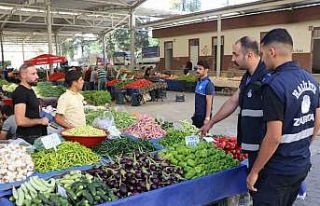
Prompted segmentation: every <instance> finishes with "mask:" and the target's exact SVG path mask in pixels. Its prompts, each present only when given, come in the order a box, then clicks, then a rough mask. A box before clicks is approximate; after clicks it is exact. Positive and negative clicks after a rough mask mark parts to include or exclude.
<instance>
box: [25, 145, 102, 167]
mask: <svg viewBox="0 0 320 206" xmlns="http://www.w3.org/2000/svg"><path fill="white" fill-rule="evenodd" d="M31 156H32V160H33V162H34V165H35V168H36V169H37V170H38V171H39V172H41V173H43V172H48V171H52V170H62V169H66V168H68V167H74V166H83V165H91V164H95V163H97V162H98V161H99V160H100V157H99V156H98V155H97V154H95V153H94V152H92V150H91V149H89V148H86V147H84V146H82V145H80V144H79V143H78V142H68V141H65V142H63V143H61V144H60V145H59V146H58V147H57V151H54V150H53V149H49V150H42V151H40V152H36V153H33V154H32V155H31Z"/></svg>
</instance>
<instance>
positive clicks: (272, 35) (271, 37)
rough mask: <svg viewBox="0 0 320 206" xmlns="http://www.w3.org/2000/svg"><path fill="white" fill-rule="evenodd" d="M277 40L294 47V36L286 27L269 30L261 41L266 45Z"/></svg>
mask: <svg viewBox="0 0 320 206" xmlns="http://www.w3.org/2000/svg"><path fill="white" fill-rule="evenodd" d="M275 42H276V43H283V44H287V45H290V46H292V47H293V40H292V37H291V35H290V34H289V32H288V31H287V30H286V29H282V28H278V29H273V30H271V31H269V32H268V33H267V34H266V35H265V36H264V37H263V39H262V40H261V42H260V43H261V44H263V45H264V46H266V45H270V44H272V43H275Z"/></svg>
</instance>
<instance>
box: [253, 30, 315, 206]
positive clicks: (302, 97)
mask: <svg viewBox="0 0 320 206" xmlns="http://www.w3.org/2000/svg"><path fill="white" fill-rule="evenodd" d="M292 50H293V40H292V38H291V36H290V34H289V33H288V32H287V30H285V29H274V30H272V31H270V32H268V33H267V34H266V35H265V37H264V38H263V39H262V41H261V54H262V60H263V62H264V63H265V64H266V67H267V69H269V70H271V71H273V72H272V75H271V77H270V78H268V79H266V81H264V82H263V83H264V88H263V93H262V99H263V102H262V108H263V114H264V116H263V118H264V120H265V121H266V122H267V131H266V135H265V137H264V138H263V141H262V144H261V145H260V150H259V153H258V157H257V159H256V161H255V162H254V164H253V167H252V169H251V171H250V174H249V175H248V177H247V186H248V189H249V190H251V191H252V198H253V205H254V206H262V205H263V206H266V205H270V206H284V205H285V206H289V205H293V203H294V201H295V199H296V197H297V194H298V191H299V187H300V185H301V182H302V181H303V180H304V179H305V178H306V176H307V174H308V172H309V170H310V166H311V162H310V150H309V146H310V143H311V142H312V140H313V139H314V138H315V136H316V134H317V132H318V130H319V127H320V124H319V123H320V118H319V115H320V108H319V88H318V86H317V81H316V80H315V79H314V78H313V77H312V75H311V74H309V73H308V72H307V71H305V70H304V69H302V68H301V67H300V66H299V65H298V64H297V63H295V62H293V61H292Z"/></svg>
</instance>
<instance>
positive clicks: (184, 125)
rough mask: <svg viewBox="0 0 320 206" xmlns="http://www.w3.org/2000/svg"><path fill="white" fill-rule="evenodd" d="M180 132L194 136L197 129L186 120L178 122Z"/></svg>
mask: <svg viewBox="0 0 320 206" xmlns="http://www.w3.org/2000/svg"><path fill="white" fill-rule="evenodd" d="M179 124H180V130H181V131H183V132H185V133H187V134H189V135H191V134H196V133H197V132H198V128H197V127H196V126H194V125H193V124H191V123H189V122H188V121H187V120H180V121H179Z"/></svg>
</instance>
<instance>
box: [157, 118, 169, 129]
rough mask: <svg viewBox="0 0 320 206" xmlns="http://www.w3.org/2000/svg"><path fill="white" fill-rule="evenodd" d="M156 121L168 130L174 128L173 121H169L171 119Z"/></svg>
mask: <svg viewBox="0 0 320 206" xmlns="http://www.w3.org/2000/svg"><path fill="white" fill-rule="evenodd" d="M156 123H157V124H159V125H160V126H161V128H162V129H164V130H166V131H167V130H168V129H171V128H173V122H169V121H164V120H161V119H156Z"/></svg>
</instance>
